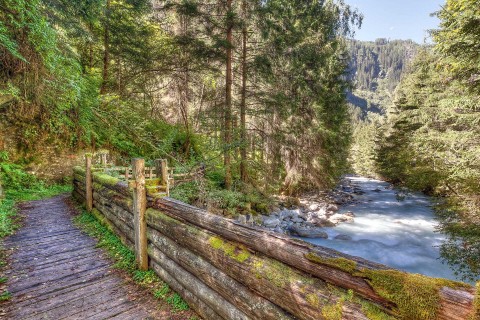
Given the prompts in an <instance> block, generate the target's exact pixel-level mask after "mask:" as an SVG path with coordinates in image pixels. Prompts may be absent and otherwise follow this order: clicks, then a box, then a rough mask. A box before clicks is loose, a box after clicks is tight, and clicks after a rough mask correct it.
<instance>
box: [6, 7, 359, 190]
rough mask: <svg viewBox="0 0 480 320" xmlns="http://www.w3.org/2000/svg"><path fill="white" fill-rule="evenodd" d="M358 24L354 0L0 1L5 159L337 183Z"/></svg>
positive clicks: (229, 180) (277, 186) (239, 183)
mask: <svg viewBox="0 0 480 320" xmlns="http://www.w3.org/2000/svg"><path fill="white" fill-rule="evenodd" d="M286 4H288V5H286ZM360 21H361V16H360V15H359V13H358V12H356V11H354V10H352V9H351V8H350V7H349V6H348V5H346V4H345V3H343V1H335V2H331V1H327V2H324V1H320V2H318V1H307V2H295V3H290V1H283V0H280V1H268V2H256V1H249V0H243V1H233V0H229V1H226V2H225V3H224V2H215V1H213V2H212V1H210V2H209V1H207V2H205V1H156V2H154V3H151V2H150V1H148V0H121V1H111V0H96V1H75V2H72V1H63V0H32V1H16V0H2V1H1V6H0V53H1V54H0V66H1V68H0V70H1V71H0V72H1V73H0V78H1V84H0V90H1V91H0V92H1V96H0V114H1V120H0V121H1V123H2V125H1V130H0V137H1V138H0V141H1V144H0V151H3V152H8V153H9V159H10V161H13V162H21V163H23V164H29V163H32V162H35V161H39V160H38V159H39V158H41V157H42V154H43V153H44V152H45V150H46V149H47V148H50V149H51V148H53V149H54V151H55V152H61V151H65V150H68V152H72V153H75V152H76V151H78V150H89V151H94V150H96V149H99V148H106V149H109V150H112V151H113V152H116V153H117V154H118V155H120V156H123V157H125V159H129V158H130V157H132V156H138V155H141V156H143V157H146V158H147V159H154V158H159V157H167V158H169V159H170V161H171V163H173V164H174V165H182V166H194V165H198V164H200V163H204V164H206V166H207V168H208V170H207V172H208V174H209V175H210V178H211V180H210V182H211V183H213V184H214V185H215V186H216V187H220V188H226V189H233V190H237V191H240V190H243V189H244V188H246V187H245V186H246V185H250V186H253V187H254V188H255V189H257V190H260V191H262V192H267V193H271V192H279V191H284V192H286V193H293V192H296V191H298V190H301V189H305V188H309V187H322V186H328V185H331V183H333V182H334V181H335V178H336V177H337V176H338V175H339V174H341V173H343V172H344V169H345V168H346V161H345V160H346V157H347V152H348V148H347V146H348V143H349V136H350V135H349V126H348V113H347V105H346V102H345V89H346V88H347V87H348V85H349V84H348V81H346V80H345V79H343V77H342V75H343V74H344V73H345V70H346V67H347V63H348V60H346V59H345V56H346V55H347V48H346V43H345V40H344V37H345V36H351V35H352V34H353V33H352V27H353V26H354V25H358V24H360ZM210 182H209V183H210ZM192 187H193V188H196V186H192Z"/></svg>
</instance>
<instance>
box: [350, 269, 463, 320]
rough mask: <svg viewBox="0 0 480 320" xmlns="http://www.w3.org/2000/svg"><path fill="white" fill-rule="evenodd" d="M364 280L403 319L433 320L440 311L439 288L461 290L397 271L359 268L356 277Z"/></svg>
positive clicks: (444, 282)
mask: <svg viewBox="0 0 480 320" xmlns="http://www.w3.org/2000/svg"><path fill="white" fill-rule="evenodd" d="M357 275H359V276H362V277H364V278H366V279H367V281H368V282H369V283H370V285H371V286H372V288H373V289H374V290H375V292H376V293H377V294H378V295H380V296H381V297H384V298H385V299H387V300H390V301H392V302H394V303H395V304H396V305H397V310H395V311H397V312H398V314H399V315H400V316H401V317H402V318H403V319H418V320H433V319H436V317H437V313H438V310H439V308H440V294H439V291H440V289H441V288H442V287H444V286H448V287H452V288H458V287H465V286H466V285H465V284H463V283H459V282H455V281H450V280H446V279H438V278H429V277H426V276H422V275H419V274H411V273H405V272H401V271H397V270H369V269H363V270H362V271H361V272H360V273H359V274H357Z"/></svg>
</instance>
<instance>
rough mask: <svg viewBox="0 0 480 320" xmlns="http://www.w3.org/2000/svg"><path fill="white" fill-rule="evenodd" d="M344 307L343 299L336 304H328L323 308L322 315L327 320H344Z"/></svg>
mask: <svg viewBox="0 0 480 320" xmlns="http://www.w3.org/2000/svg"><path fill="white" fill-rule="evenodd" d="M342 307H343V302H342V301H338V302H337V303H335V304H331V305H326V306H324V307H323V308H322V315H323V316H324V317H325V319H326V320H342V316H343V312H342Z"/></svg>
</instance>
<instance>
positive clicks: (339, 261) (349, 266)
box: [305, 252, 357, 274]
mask: <svg viewBox="0 0 480 320" xmlns="http://www.w3.org/2000/svg"><path fill="white" fill-rule="evenodd" d="M305 258H307V259H308V260H310V261H312V262H315V263H319V264H324V265H327V266H330V267H333V268H335V269H339V270H342V271H345V272H348V273H350V274H352V273H353V272H355V270H356V268H357V263H356V262H355V261H352V260H348V259H345V258H323V257H320V256H319V255H317V254H315V253H313V252H309V253H307V254H306V255H305Z"/></svg>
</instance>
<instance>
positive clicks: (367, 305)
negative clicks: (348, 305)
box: [358, 299, 395, 320]
mask: <svg viewBox="0 0 480 320" xmlns="http://www.w3.org/2000/svg"><path fill="white" fill-rule="evenodd" d="M358 300H359V301H358V302H359V303H360V305H361V306H362V312H363V313H364V314H365V316H367V318H368V319H370V320H395V318H394V317H392V316H390V315H388V314H386V313H385V312H383V310H382V309H380V308H379V307H378V306H376V305H375V304H373V303H371V302H368V301H367V300H363V299H358Z"/></svg>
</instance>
